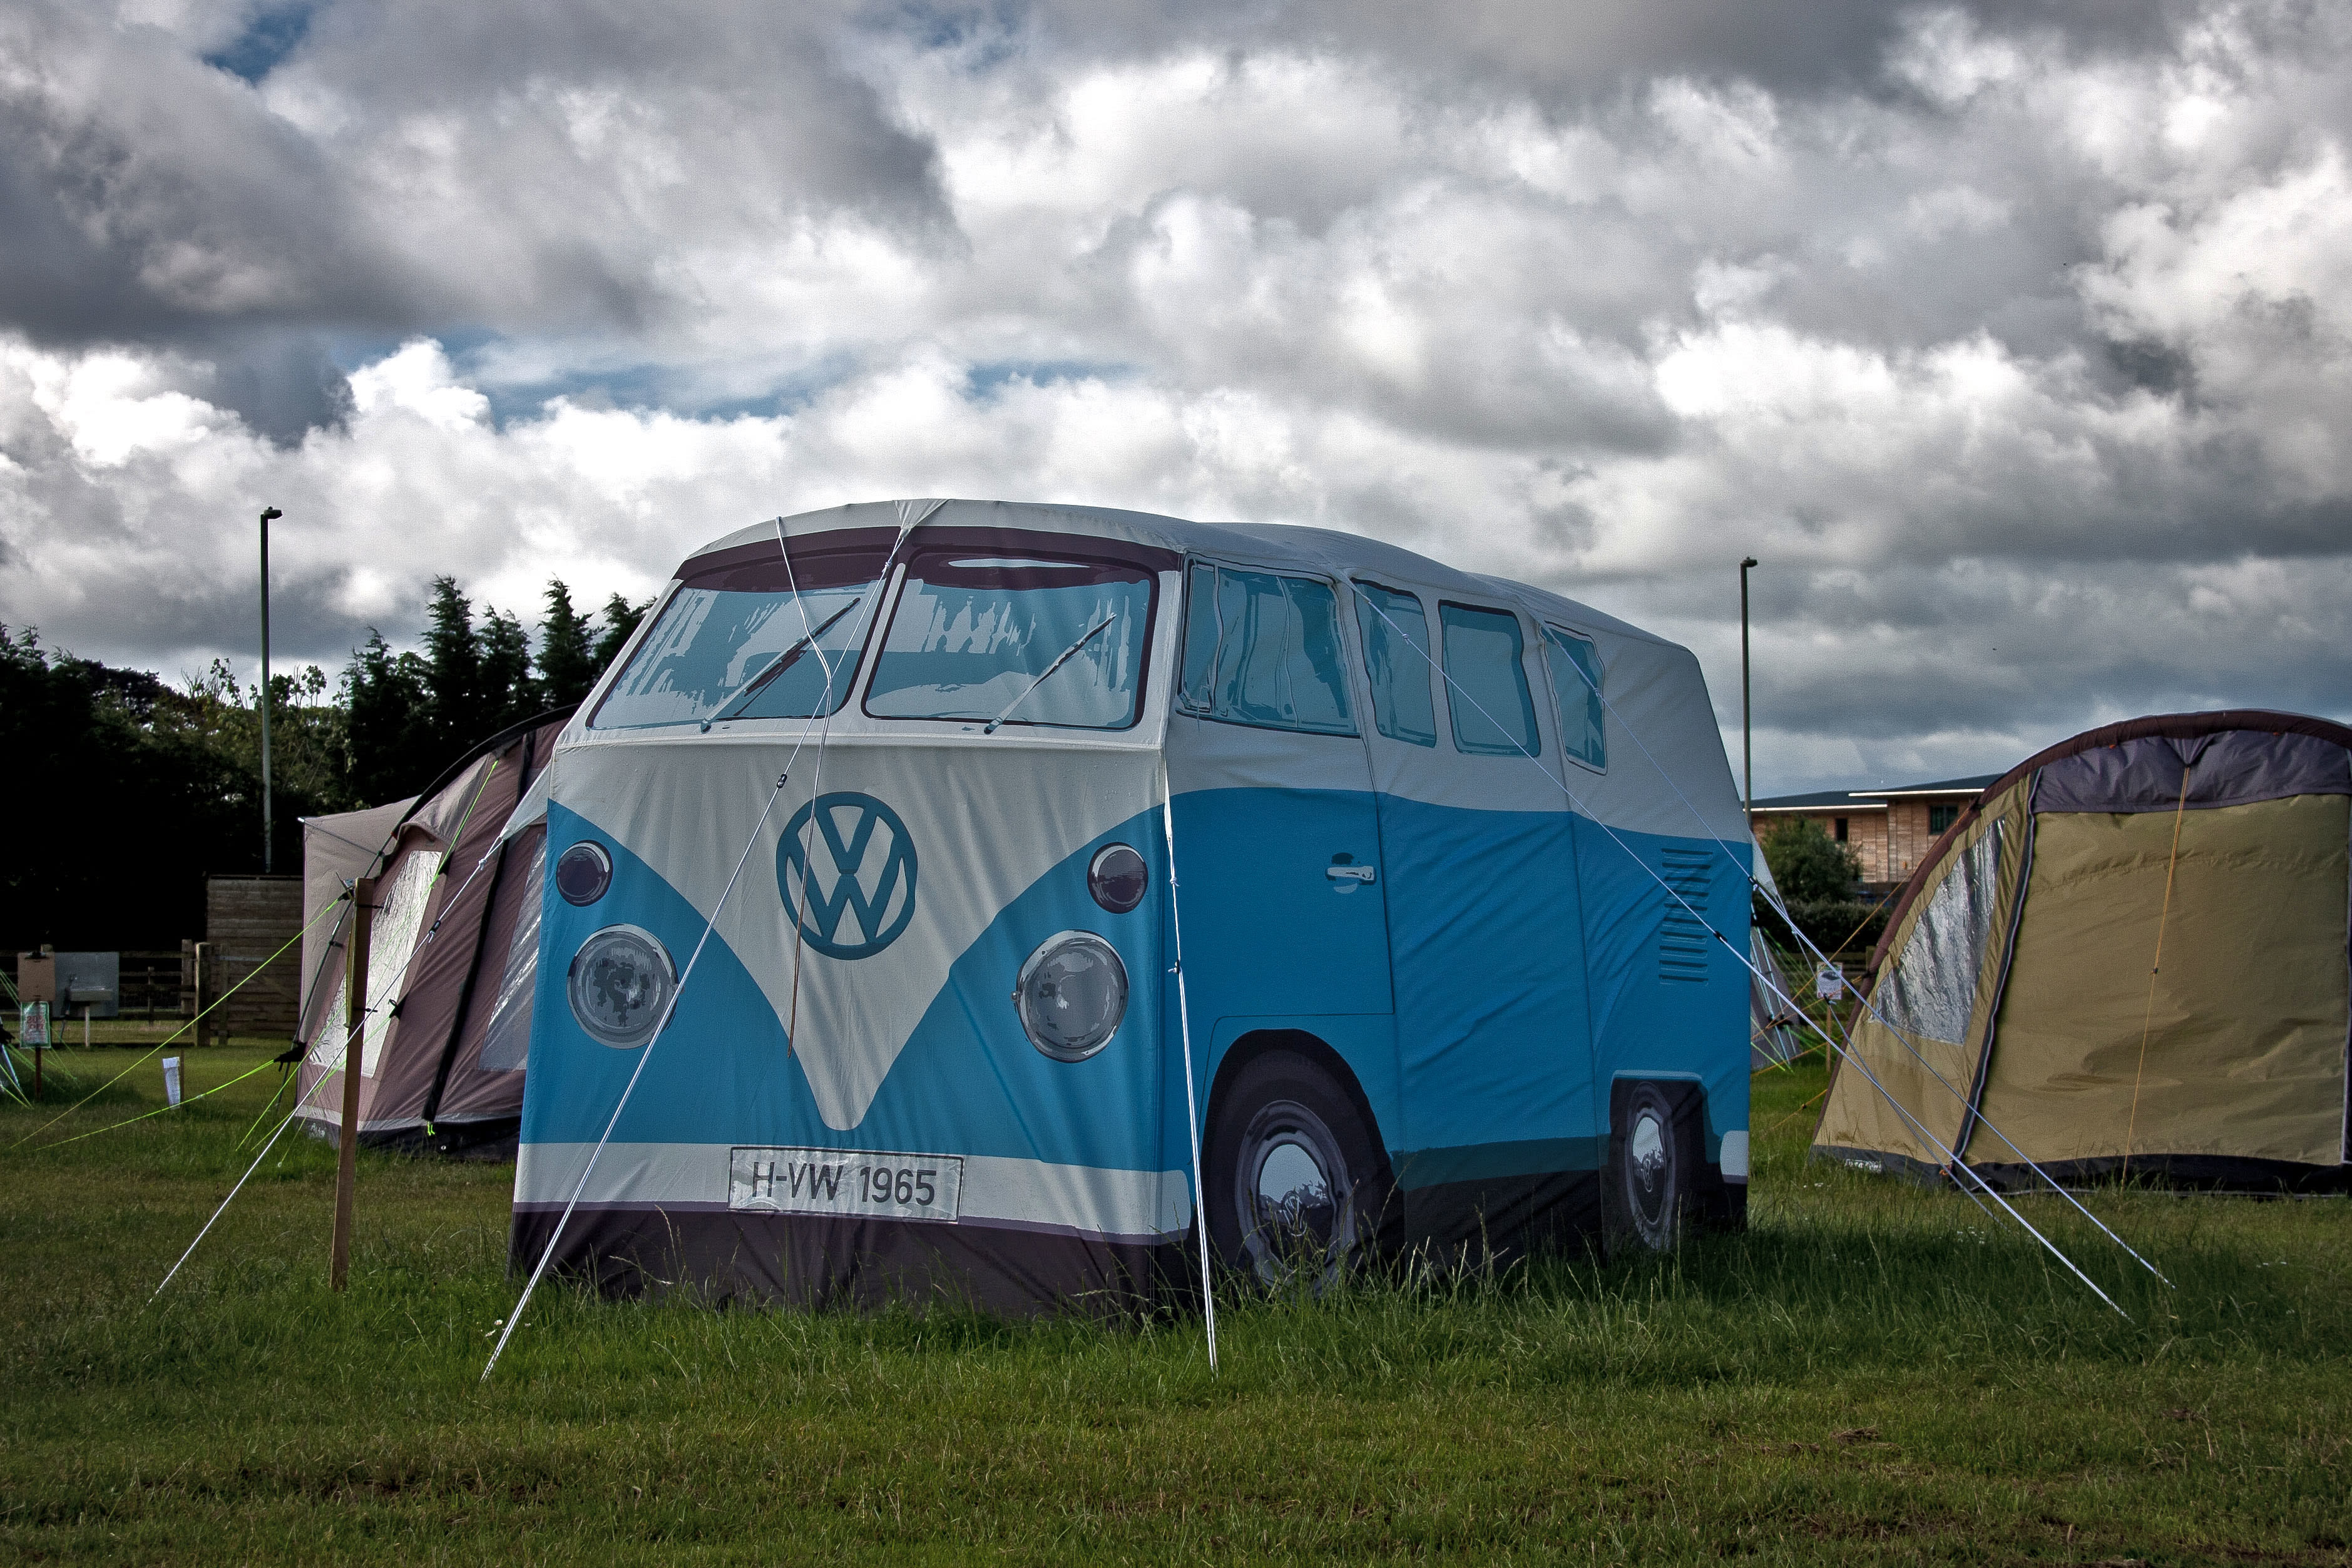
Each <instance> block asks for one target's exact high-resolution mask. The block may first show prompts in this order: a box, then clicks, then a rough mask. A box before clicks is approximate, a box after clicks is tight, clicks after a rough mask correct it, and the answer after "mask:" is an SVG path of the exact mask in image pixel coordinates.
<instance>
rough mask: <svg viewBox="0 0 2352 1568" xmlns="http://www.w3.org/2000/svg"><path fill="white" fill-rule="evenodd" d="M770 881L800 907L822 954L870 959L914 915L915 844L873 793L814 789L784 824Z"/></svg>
mask: <svg viewBox="0 0 2352 1568" xmlns="http://www.w3.org/2000/svg"><path fill="white" fill-rule="evenodd" d="M811 862H814V864H815V866H816V868H817V869H816V871H815V873H814V874H811V873H810V870H809V867H810V864H811ZM776 888H777V891H779V892H780V893H782V894H783V898H784V907H785V908H787V909H794V910H798V911H799V912H800V925H801V934H802V935H803V936H805V937H807V938H808V945H809V946H812V947H814V948H815V949H816V950H817V951H818V952H820V953H822V954H824V956H827V957H828V958H871V957H872V956H874V955H875V954H877V953H879V952H880V951H882V949H883V948H885V947H887V946H890V944H891V943H893V942H895V941H897V940H898V934H899V933H900V932H902V931H904V930H906V929H907V922H908V921H909V920H911V919H913V918H914V915H915V843H914V841H913V840H912V839H910V838H908V836H907V824H906V823H904V822H902V821H899V820H898V812H896V811H893V810H890V808H889V807H887V806H886V805H884V804H883V803H882V802H881V801H879V800H876V799H875V798H874V797H873V796H871V795H853V794H849V793H846V792H844V793H841V794H835V795H820V796H818V797H817V798H816V799H815V800H812V801H810V802H809V803H808V804H807V805H805V806H803V807H802V808H801V809H800V810H798V811H797V812H795V813H793V820H792V821H790V822H789V823H787V824H786V825H785V827H784V841H783V842H782V843H781V844H778V845H777V846H776Z"/></svg>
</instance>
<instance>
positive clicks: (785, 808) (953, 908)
mask: <svg viewBox="0 0 2352 1568" xmlns="http://www.w3.org/2000/svg"><path fill="white" fill-rule="evenodd" d="M792 750H793V747H792V746H791V744H790V743H789V742H783V743H779V742H774V741H761V742H744V741H731V740H730V741H715V740H712V739H707V738H702V737H696V738H694V739H691V740H682V741H675V742H647V741H630V742H625V743H621V744H602V745H590V746H583V747H576V748H573V749H572V750H570V751H568V752H567V753H566V755H565V757H564V758H563V767H562V778H561V781H560V782H559V783H558V784H557V786H556V788H555V796H554V798H555V799H556V800H558V801H560V802H561V803H562V805H563V806H565V807H566V808H567V809H569V810H572V811H575V812H577V813H579V814H580V815H581V816H583V817H584V818H586V819H587V820H588V821H590V822H591V823H593V824H594V825H595V826H596V827H597V828H599V829H601V830H603V831H604V832H607V833H609V834H611V835H612V836H613V838H614V840H615V841H618V842H619V843H620V844H621V845H622V846H623V847H624V848H625V849H626V850H628V851H629V852H631V853H632V854H634V855H635V856H636V857H637V858H638V859H640V860H642V861H643V862H646V865H648V866H649V867H651V868H652V869H653V870H654V872H655V873H656V874H658V875H660V876H661V877H662V878H663V879H664V880H665V881H666V882H667V883H668V884H669V886H670V887H671V888H672V889H673V890H675V891H676V892H677V894H679V895H680V896H681V897H683V898H684V899H685V900H686V901H687V902H688V904H692V905H693V906H694V908H695V909H696V911H697V912H698V913H699V914H700V915H702V916H703V917H704V918H705V919H708V918H709V915H710V912H711V910H712V909H714V908H716V907H717V906H718V904H719V896H720V894H721V893H722V892H723V891H724V890H725V888H726V885H727V879H728V876H729V875H730V873H732V872H733V871H734V869H735V864H736V862H737V859H738V857H740V855H741V854H742V852H743V847H744V843H745V841H746V840H747V839H749V838H750V837H751V830H752V827H753V824H755V823H756V822H758V821H759V817H760V811H761V808H762V807H763V806H765V805H766V804H767V800H768V796H769V792H770V791H771V790H772V789H774V787H775V780H776V775H777V773H778V772H779V771H781V770H782V768H783V766H784V762H785V760H786V758H789V757H790V756H791V755H792ZM1158 768H1159V758H1158V755H1157V753H1156V752H1154V751H1151V750H1147V749H1139V748H1125V749H1113V748H1108V747H1103V748H1086V749H1077V748H1069V747H1036V746H1030V745H1024V744H1022V743H1021V742H1019V741H1017V740H1013V741H996V740H990V741H985V742H978V743H975V742H973V741H970V740H947V741H942V742H938V743H925V742H922V741H915V742H912V743H907V742H899V741H897V740H891V741H887V742H877V741H875V740H872V739H868V738H866V737H857V738H855V739H849V740H845V739H841V738H835V739H834V740H833V741H832V742H831V743H830V744H829V745H828V746H827V747H825V750H824V758H823V767H822V769H821V770H820V768H819V766H818V750H817V747H816V745H815V744H814V742H812V743H810V744H809V745H808V746H807V747H805V748H803V750H802V752H801V754H800V758H799V760H798V762H797V763H795V764H794V766H793V778H792V780H791V782H790V783H789V784H788V785H787V786H786V787H785V789H784V791H783V794H782V798H781V799H780V800H778V801H777V802H776V806H775V809H774V810H772V811H771V812H770V813H769V817H768V821H767V823H766V825H765V826H764V827H762V828H761V831H760V836H759V840H758V841H757V842H756V843H754V844H752V846H751V857H750V859H749V860H748V861H746V862H744V866H743V874H742V879H741V881H740V883H738V884H737V886H736V889H735V893H734V896H733V897H732V898H730V900H729V901H728V904H727V907H726V909H725V910H724V911H723V912H722V913H721V914H720V915H719V922H718V925H717V926H716V928H715V931H714V940H718V941H723V942H725V943H726V944H727V946H729V948H730V949H731V950H732V951H733V953H734V954H735V956H736V957H737V958H739V959H740V961H741V962H742V964H743V967H745V968H746V969H747V970H749V971H750V973H751V977H752V978H753V979H754V980H755V981H756V982H757V983H758V984H759V987H760V988H761V992H762V993H763V994H764V995H765V996H766V998H767V999H768V1002H769V1004H770V1006H772V1008H773V1009H775V1014H776V1018H777V1020H778V1022H779V1023H780V1024H782V1026H783V1027H784V1029H785V1031H786V1033H787V1035H788V1036H789V1037H790V1038H791V1039H792V1040H793V1054H794V1056H795V1057H796V1058H797V1059H798V1061H800V1064H801V1070H802V1071H803V1073H804V1074H805V1076H806V1078H807V1081H808V1085H809V1089H810V1092H811V1093H812V1095H813V1096H814V1100H815V1103H816V1108H817V1113H818V1114H819V1115H820V1116H822V1117H823V1118H824V1124H825V1125H827V1126H829V1127H833V1128H835V1129H837V1130H846V1129H848V1128H851V1127H855V1126H856V1125H857V1124H859V1123H860V1122H861V1121H863V1120H864V1119H865V1116H866V1107H867V1106H869V1105H870V1104H872V1103H873V1100H874V1096H875V1093H876V1092H877V1090H879V1089H880V1088H881V1086H882V1081H883V1079H884V1078H885V1077H886V1076H887V1074H888V1072H889V1071H890V1068H891V1064H892V1063H893V1062H895V1061H897V1060H898V1053H899V1051H901V1050H902V1049H903V1048H904V1047H905V1045H906V1043H907V1040H908V1036H909V1035H911V1034H912V1033H913V1031H914V1030H915V1027H916V1025H917V1024H918V1023H919V1022H920V1021H921V1019H922V1017H923V1015H924V1013H925V1012H926V1011H927V1010H929V1008H930V1006H931V1004H932V1003H933V1001H934V1000H935V999H936V998H938V996H939V994H940V988H941V987H942V986H944V985H945V984H946V982H947V978H948V971H949V967H950V966H951V965H952V964H954V962H955V961H956V960H957V959H958V958H959V957H961V956H962V955H963V954H964V952H965V951H966V950H968V949H969V948H970V947H971V945H972V943H973V942H974V941H976V940H978V939H979V937H980V936H981V934H982V932H984V931H985V930H986V929H987V928H988V926H989V924H990V923H991V922H992V921H993V920H994V919H995V918H996V917H997V915H999V914H1000V913H1001V912H1002V911H1003V909H1004V908H1005V906H1006V905H1007V904H1011V903H1012V902H1013V900H1014V899H1016V898H1018V897H1019V896H1020V895H1021V894H1024V893H1025V892H1026V891H1028V889H1029V888H1031V887H1032V886H1034V884H1035V883H1036V882H1037V881H1038V879H1039V878H1040V877H1042V876H1044V875H1045V874H1046V873H1048V872H1050V871H1052V870H1053V869H1054V868H1055V866H1056V865H1058V864H1060V863H1061V862H1063V861H1065V860H1066V859H1067V858H1069V857H1070V856H1071V855H1073V854H1074V853H1076V852H1077V851H1078V850H1079V849H1080V848H1082V847H1083V846H1085V845H1086V844H1087V843H1088V842H1090V841H1093V840H1094V839H1095V838H1097V837H1098V836H1100V835H1101V834H1103V833H1106V832H1108V831H1110V830H1111V829H1112V828H1113V827H1115V826H1117V825H1118V823H1120V822H1122V821H1127V820H1128V819H1129V818H1130V817H1133V816H1135V815H1136V814H1137V813H1139V812H1141V811H1146V810H1151V809H1152V808H1154V807H1155V806H1156V805H1157V804H1158V802H1159V793H1158V791H1159V782H1158ZM820 795H821V796H822V797H823V798H824V802H825V805H824V815H825V817H826V818H827V819H829V821H828V822H824V823H821V822H819V821H816V820H815V818H814V816H813V815H812V814H810V813H809V812H808V810H807V808H808V807H809V806H810V803H811V802H812V800H815V799H817V798H818V797H819V796H820ZM795 825H796V826H797V830H798V831H797V832H796V833H795V838H796V840H797V841H798V844H799V846H800V847H799V848H798V849H797V850H796V851H794V852H792V853H790V854H788V855H785V856H782V857H780V855H779V850H780V848H781V847H782V844H783V841H784V835H785V832H786V830H787V829H788V828H792V827H794V826H795ZM828 825H829V826H830V827H831V829H832V831H831V832H829V833H828V832H827V831H825V828H826V827H827V826H828ZM803 865H808V866H813V867H814V877H813V878H812V879H809V880H812V881H813V882H814V889H813V893H814V896H808V897H806V899H805V908H806V911H807V913H806V914H805V915H803V925H801V927H800V929H799V935H800V936H801V940H799V941H798V942H796V941H795V935H796V933H795V925H794V921H793V910H792V909H791V908H788V907H787V902H786V901H787V899H788V898H790V899H792V900H793V901H794V902H795V903H800V902H802V901H803V897H804V894H803V872H802V867H803ZM1080 874H1083V870H1081V872H1080ZM845 878H847V879H849V880H850V883H851V885H848V886H845V885H844V880H843V879H845ZM796 948H797V952H796V951H795V949H796ZM828 948H830V949H832V950H831V951H827V949H828ZM686 959H687V955H686V954H685V953H679V954H677V962H678V963H679V964H680V965H681V966H683V965H684V964H685V962H686ZM706 961H707V958H706ZM795 962H797V964H798V967H799V987H798V995H797V998H795V995H794V987H793V972H794V965H795ZM1013 979H1014V976H1013V974H1011V973H1008V974H1006V975H1005V976H1004V977H1003V981H1004V988H1005V990H1006V991H1008V992H1009V991H1010V990H1011V989H1012V987H1013ZM795 1014H797V1017H796V1018H795Z"/></svg>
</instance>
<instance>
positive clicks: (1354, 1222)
mask: <svg viewBox="0 0 2352 1568" xmlns="http://www.w3.org/2000/svg"><path fill="white" fill-rule="evenodd" d="M1202 1165H1203V1166H1204V1167H1205V1170H1206V1175H1207V1179H1208V1184H1209V1194H1208V1210H1209V1239H1210V1241H1211V1243H1212V1244H1213V1246H1214V1248H1215V1249H1216V1252H1217V1255H1218V1256H1219V1257H1220V1258H1221V1259H1223V1261H1224V1263H1225V1265H1226V1267H1228V1268H1230V1269H1233V1270H1237V1271H1238V1272H1240V1273H1242V1274H1244V1275H1246V1276H1247V1277H1249V1278H1250V1279H1252V1280H1254V1281H1256V1282H1257V1283H1259V1284H1261V1285H1265V1286H1269V1287H1274V1286H1283V1285H1290V1284H1304V1285H1306V1286H1307V1288H1308V1289H1309V1290H1312V1291H1318V1292H1319V1291H1323V1290H1324V1289H1326V1288H1327V1287H1328V1286H1329V1285H1330V1284H1332V1283H1333V1282H1334V1281H1337V1280H1339V1278H1340V1277H1341V1276H1342V1275H1344V1274H1345V1273H1346V1272H1347V1270H1349V1268H1350V1267H1352V1266H1354V1265H1356V1264H1358V1263H1360V1262H1361V1261H1362V1260H1364V1259H1366V1258H1367V1257H1369V1256H1370V1252H1371V1249H1372V1244H1373V1241H1374V1239H1375V1237H1376V1234H1377V1230H1378V1225H1379V1220H1380V1215H1381V1204H1382V1200H1383V1198H1384V1196H1385V1191H1386V1187H1385V1183H1384V1182H1383V1181H1382V1179H1381V1166H1380V1159H1379V1155H1378V1154H1377V1152H1376V1150H1375V1149H1374V1146H1373V1143H1372V1137H1371V1134H1370V1130H1369V1129H1368V1128H1366V1127H1365V1125H1364V1121H1363V1117H1362V1116H1361V1115H1360V1113H1358V1111H1357V1110H1356V1107H1355V1105H1354V1103H1352V1102H1351V1101H1350V1100H1349V1097H1348V1096H1347V1095H1346V1094H1345V1093H1344V1092H1341V1091H1340V1089H1339V1086H1338V1085H1337V1084H1336V1083H1334V1082H1332V1081H1331V1079H1330V1077H1329V1075H1328V1073H1326V1072H1325V1071H1323V1070H1322V1069H1321V1068H1319V1067H1318V1066H1316V1065H1315V1064H1314V1063H1313V1062H1311V1061H1307V1060H1305V1059H1304V1058H1302V1057H1299V1056H1297V1055H1294V1054H1292V1053H1290V1052H1287V1051H1272V1052H1269V1053H1267V1054H1266V1055H1265V1056H1261V1057H1259V1058H1257V1059H1256V1060H1255V1061H1252V1062H1250V1063H1248V1064H1247V1065H1246V1066H1244V1068H1243V1069H1242V1070H1241V1073H1240V1075H1239V1076H1238V1077H1237V1078H1236V1079H1235V1080H1234V1083H1233V1085H1232V1088H1231V1090H1230V1091H1229V1092H1226V1093H1225V1094H1223V1095H1221V1096H1220V1097H1219V1103H1218V1107H1217V1112H1216V1115H1215V1117H1214V1120H1213V1124H1212V1126H1211V1127H1210V1129H1209V1139H1208V1143H1207V1146H1206V1147H1204V1148H1203V1149H1202Z"/></svg>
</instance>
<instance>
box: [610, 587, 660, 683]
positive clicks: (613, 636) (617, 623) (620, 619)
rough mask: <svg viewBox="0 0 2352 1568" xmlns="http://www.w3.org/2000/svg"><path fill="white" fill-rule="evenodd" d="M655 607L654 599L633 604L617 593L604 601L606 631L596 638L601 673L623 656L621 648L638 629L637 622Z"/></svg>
mask: <svg viewBox="0 0 2352 1568" xmlns="http://www.w3.org/2000/svg"><path fill="white" fill-rule="evenodd" d="M653 607H654V601H652V600H650V599H648V600H646V601H645V602H644V603H643V604H631V603H630V602H629V601H627V600H625V599H624V598H622V597H621V596H620V595H619V594H617V593H615V594H614V595H613V597H612V598H610V599H608V600H606V601H604V634H603V635H602V636H600V637H598V638H597V639H596V670H597V673H598V674H603V673H604V670H605V668H606V667H607V666H609V665H610V664H612V662H613V661H614V659H617V658H619V657H620V656H621V649H622V647H623V645H624V644H625V643H627V642H628V640H629V634H630V633H631V632H635V630H636V629H637V622H640V621H643V620H644V619H645V618H646V611H648V610H651V609H652V608H653Z"/></svg>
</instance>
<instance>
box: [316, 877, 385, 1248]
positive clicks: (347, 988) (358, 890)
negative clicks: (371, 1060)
mask: <svg viewBox="0 0 2352 1568" xmlns="http://www.w3.org/2000/svg"><path fill="white" fill-rule="evenodd" d="M374 915H375V879H374V878H373V877H368V876H363V877H362V878H360V880H359V881H357V882H355V883H352V925H351V936H350V940H349V941H348V942H347V943H346V944H345V946H344V948H343V1069H342V1071H343V1119H342V1124H341V1126H340V1127H339V1128H337V1129H336V1133H335V1239H334V1244H333V1249H332V1250H331V1253H330V1255H329V1257H330V1261H329V1262H328V1265H327V1287H328V1289H330V1290H333V1291H341V1290H342V1289H343V1288H344V1287H345V1286H346V1285H348V1284H350V1282H351V1275H352V1195H353V1189H354V1187H355V1186H356V1185H357V1183H358V1181H359V1153H360V1063H361V1062H362V1061H365V1060H366V1059H367V961H368V934H369V928H370V927H371V926H372V925H373V924H374V918H373V917H374Z"/></svg>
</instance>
